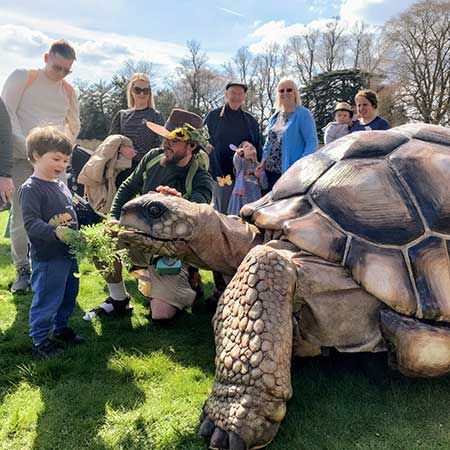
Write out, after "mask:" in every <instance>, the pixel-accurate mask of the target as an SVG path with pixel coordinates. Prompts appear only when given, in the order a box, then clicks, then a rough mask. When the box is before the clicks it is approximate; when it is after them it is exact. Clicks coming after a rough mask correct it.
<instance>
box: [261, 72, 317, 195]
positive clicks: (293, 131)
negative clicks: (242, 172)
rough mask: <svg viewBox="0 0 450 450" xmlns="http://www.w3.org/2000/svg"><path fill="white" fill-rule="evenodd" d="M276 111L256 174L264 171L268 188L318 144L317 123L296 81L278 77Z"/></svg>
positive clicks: (270, 121) (269, 125)
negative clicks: (301, 100) (302, 101)
mask: <svg viewBox="0 0 450 450" xmlns="http://www.w3.org/2000/svg"><path fill="white" fill-rule="evenodd" d="M275 109H276V111H275V114H273V116H272V117H271V118H270V119H269V124H268V126H267V139H266V143H265V145H264V150H263V157H262V160H261V164H260V165H259V166H258V167H257V169H256V173H257V174H260V173H261V172H262V170H265V171H266V174H267V179H268V184H269V190H271V189H272V187H273V185H274V184H275V182H276V181H277V180H278V178H280V176H281V175H282V174H283V173H284V172H286V170H288V169H289V167H291V166H292V164H294V163H295V162H296V161H297V160H298V159H300V158H302V157H303V156H306V155H308V154H310V153H312V152H314V151H315V150H316V149H317V147H318V140H317V132H316V124H315V122H314V119H313V117H312V115H311V112H310V111H309V110H308V109H306V108H304V107H303V106H301V104H300V94H299V91H298V88H297V85H296V84H295V82H294V81H293V80H291V79H289V78H283V79H281V80H280V82H279V83H278V86H277V94H276V102H275Z"/></svg>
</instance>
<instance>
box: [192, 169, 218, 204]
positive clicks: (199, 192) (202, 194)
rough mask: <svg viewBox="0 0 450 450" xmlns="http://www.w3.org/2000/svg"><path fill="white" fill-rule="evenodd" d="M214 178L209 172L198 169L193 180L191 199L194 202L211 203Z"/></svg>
mask: <svg viewBox="0 0 450 450" xmlns="http://www.w3.org/2000/svg"><path fill="white" fill-rule="evenodd" d="M212 191H213V179H212V176H211V175H210V173H209V172H207V171H206V170H204V169H198V170H197V172H196V173H195V176H194V179H193V180H192V194H191V196H190V198H189V201H191V202H194V203H208V204H209V203H211V200H212Z"/></svg>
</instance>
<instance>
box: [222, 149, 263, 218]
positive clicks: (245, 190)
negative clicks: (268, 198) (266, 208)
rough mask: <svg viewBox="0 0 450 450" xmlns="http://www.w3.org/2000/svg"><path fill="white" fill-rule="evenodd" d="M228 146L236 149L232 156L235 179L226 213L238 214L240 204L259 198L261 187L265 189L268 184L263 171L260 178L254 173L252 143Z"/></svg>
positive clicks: (255, 162) (254, 162)
mask: <svg viewBox="0 0 450 450" xmlns="http://www.w3.org/2000/svg"><path fill="white" fill-rule="evenodd" d="M230 148H231V149H232V150H234V151H236V153H235V154H234V157H233V164H234V172H235V174H236V181H235V183H234V189H233V192H232V194H231V197H230V201H229V203H228V214H234V215H236V216H238V215H239V211H240V210H241V208H242V206H244V205H245V204H246V203H251V202H254V201H256V200H258V199H260V198H261V189H267V186H268V184H267V177H266V174H265V172H263V173H262V175H261V177H260V178H258V177H257V176H256V175H255V167H256V166H257V164H258V163H257V161H256V157H255V149H254V147H253V145H252V144H250V143H249V142H247V141H244V142H242V144H241V145H240V146H239V148H236V147H234V146H233V147H231V146H230Z"/></svg>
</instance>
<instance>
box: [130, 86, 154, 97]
mask: <svg viewBox="0 0 450 450" xmlns="http://www.w3.org/2000/svg"><path fill="white" fill-rule="evenodd" d="M133 92H134V93H135V94H138V95H139V94H144V95H149V94H150V88H140V87H139V86H133Z"/></svg>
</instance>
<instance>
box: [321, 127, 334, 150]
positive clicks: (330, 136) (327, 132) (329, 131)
mask: <svg viewBox="0 0 450 450" xmlns="http://www.w3.org/2000/svg"><path fill="white" fill-rule="evenodd" d="M323 131H324V133H323V141H324V143H325V145H327V144H329V143H330V142H333V141H335V140H336V126H334V125H333V124H328V125H327V126H326V127H325V128H324V129H323Z"/></svg>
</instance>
